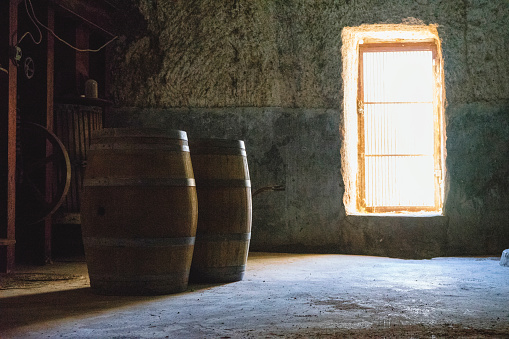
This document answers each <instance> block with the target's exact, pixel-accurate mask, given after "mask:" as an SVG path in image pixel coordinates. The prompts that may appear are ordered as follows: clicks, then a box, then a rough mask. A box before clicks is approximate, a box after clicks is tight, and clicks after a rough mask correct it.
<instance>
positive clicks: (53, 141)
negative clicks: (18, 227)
mask: <svg viewBox="0 0 509 339" xmlns="http://www.w3.org/2000/svg"><path fill="white" fill-rule="evenodd" d="M18 133H19V138H17V139H18V147H17V153H18V154H17V161H16V162H17V166H16V170H17V173H16V176H17V177H16V220H17V222H18V223H21V224H25V225H30V224H35V223H37V222H39V221H42V220H43V219H44V218H46V217H47V216H49V215H51V214H52V213H54V212H55V211H56V210H57V209H58V208H59V207H60V205H61V204H62V202H63V200H64V198H65V195H66V194H67V191H68V190H69V185H70V182H71V163H70V161H69V155H68V154H67V151H66V149H65V147H64V145H63V144H62V142H61V141H60V140H59V139H58V138H57V136H56V135H55V134H53V133H52V132H50V131H49V130H47V129H46V128H45V127H43V126H41V125H38V124H35V123H32V122H21V123H19V126H18ZM47 178H49V180H48V179H47Z"/></svg>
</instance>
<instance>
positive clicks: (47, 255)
mask: <svg viewBox="0 0 509 339" xmlns="http://www.w3.org/2000/svg"><path fill="white" fill-rule="evenodd" d="M47 14H48V23H47V25H48V27H49V28H50V29H52V30H53V31H54V30H55V10H54V9H53V8H52V7H51V6H48V13H47ZM46 43H47V49H46V51H47V58H46V128H47V129H48V130H49V131H50V132H52V131H53V96H54V95H53V92H54V69H55V39H54V37H53V35H52V34H47V40H46ZM51 154H53V150H52V146H51V145H49V144H48V145H46V156H48V157H49V156H50V155H51ZM53 181H54V173H52V171H51V169H50V168H47V169H46V196H47V199H48V201H49V200H51V197H52V194H53V192H52V188H53ZM51 227H52V217H51V215H50V216H48V217H46V219H45V220H44V252H43V256H44V258H43V261H44V263H46V264H47V263H50V262H51Z"/></svg>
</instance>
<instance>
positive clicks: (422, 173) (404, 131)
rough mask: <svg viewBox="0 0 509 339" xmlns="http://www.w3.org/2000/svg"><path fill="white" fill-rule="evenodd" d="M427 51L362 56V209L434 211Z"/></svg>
mask: <svg viewBox="0 0 509 339" xmlns="http://www.w3.org/2000/svg"><path fill="white" fill-rule="evenodd" d="M432 63H433V59H432V52H431V51H395V52H385V51H384V52H364V53H363V93H364V96H363V100H364V130H363V132H364V172H365V173H364V175H365V177H364V179H365V181H364V182H365V205H366V207H406V206H408V207H413V206H416V207H417V206H426V207H428V206H431V207H432V206H434V205H435V192H434V190H435V177H434V112H433V64H432Z"/></svg>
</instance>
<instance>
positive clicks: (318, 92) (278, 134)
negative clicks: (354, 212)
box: [107, 0, 509, 258]
mask: <svg viewBox="0 0 509 339" xmlns="http://www.w3.org/2000/svg"><path fill="white" fill-rule="evenodd" d="M127 9H128V10H127ZM118 20H119V21H118V22H119V27H121V29H122V35H121V38H120V39H119V41H118V42H117V43H116V45H115V47H114V53H113V55H114V60H112V61H113V62H112V63H111V64H112V65H114V67H113V68H112V80H113V83H112V88H111V94H112V96H113V98H114V101H115V103H116V106H117V107H116V108H115V109H113V110H112V111H111V113H110V115H109V116H108V117H107V125H108V126H110V127H118V126H159V127H163V128H177V129H183V130H186V131H187V132H188V133H189V137H190V138H193V137H227V138H236V139H243V140H245V141H246V147H247V151H248V160H249V166H250V172H251V178H252V181H253V188H254V189H256V188H259V187H261V186H265V185H270V184H272V185H274V184H281V185H285V188H286V190H285V191H280V192H267V193H263V194H261V195H259V196H257V197H255V198H254V199H253V235H252V249H254V250H266V251H313V252H332V253H356V254H372V255H388V256H399V257H414V258H425V257H432V256H440V255H469V254H470V255H474V254H499V253H500V252H501V251H502V250H503V249H504V248H507V246H509V209H508V208H507V205H508V204H509V59H508V58H507V55H509V30H508V29H507V27H509V1H507V0H501V1H489V0H485V1H483V0H479V1H473V0H447V1H445V0H443V1H439V0H434V1H433V0H415V1H407V0H388V1H379V0H343V1H333V0H322V1H316V0H313V1H312V0H284V1H283V0H279V1H278V0H274V1H268V0H255V1H248V0H235V1H229V2H220V1H212V0H202V1H197V0H195V1H153V0H152V1H149V0H131V2H130V3H129V6H126V11H125V12H123V13H119V18H118ZM402 22H407V23H409V24H411V23H412V22H419V23H424V24H430V23H434V24H438V33H439V36H440V38H441V39H442V48H443V57H444V65H445V85H446V98H447V107H446V110H445V115H446V134H447V144H446V148H447V160H446V165H447V178H446V196H445V204H444V216H443V217H437V218H423V217H414V218H412V217H406V218H401V217H373V216H370V217H358V216H345V210H344V206H343V202H342V197H343V193H344V191H343V186H344V185H343V180H342V178H341V168H340V163H341V159H340V148H341V141H342V139H341V135H340V132H339V126H340V124H341V119H342V108H341V107H342V80H341V69H342V62H341V30H342V28H343V27H346V26H357V25H361V24H372V23H402Z"/></svg>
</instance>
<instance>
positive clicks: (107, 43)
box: [18, 0, 118, 53]
mask: <svg viewBox="0 0 509 339" xmlns="http://www.w3.org/2000/svg"><path fill="white" fill-rule="evenodd" d="M27 3H28V4H29V5H30V9H31V10H32V14H30V11H29V10H28V5H27ZM25 8H26V10H27V14H28V16H29V18H30V20H32V22H33V23H34V25H35V26H36V27H37V29H38V30H39V34H40V36H41V38H40V40H39V42H38V43H37V42H35V40H34V38H33V36H32V34H31V33H30V32H26V33H25V34H23V36H22V37H21V39H19V41H18V44H19V43H20V42H21V40H23V38H24V37H25V36H26V35H30V36H31V37H32V40H34V43H36V44H39V43H40V42H41V40H42V33H41V30H40V28H39V26H38V25H40V26H42V27H43V28H44V29H46V30H47V31H48V32H50V33H51V35H53V36H54V37H55V38H56V39H57V40H59V41H61V42H62V43H64V44H65V45H67V46H69V47H70V48H72V49H74V50H76V51H78V52H94V53H95V52H99V51H100V50H102V49H103V48H104V47H106V46H108V45H109V44H110V43H112V42H113V41H114V40H116V39H117V38H118V36H114V37H113V38H112V39H110V40H108V41H107V42H106V43H105V44H103V45H102V46H101V47H99V48H97V49H90V48H85V49H81V48H77V47H75V46H73V45H71V44H70V43H68V42H67V41H65V40H64V39H62V38H60V37H59V36H58V35H57V34H56V33H55V32H54V31H53V30H52V29H51V28H49V27H47V26H46V25H44V24H43V23H41V22H40V21H39V19H37V16H36V15H35V11H34V7H33V5H32V1H31V0H25ZM32 16H33V18H32ZM36 22H37V23H36Z"/></svg>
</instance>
